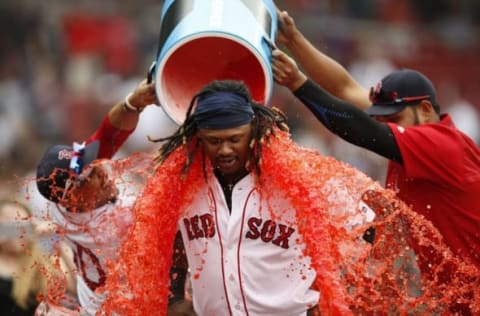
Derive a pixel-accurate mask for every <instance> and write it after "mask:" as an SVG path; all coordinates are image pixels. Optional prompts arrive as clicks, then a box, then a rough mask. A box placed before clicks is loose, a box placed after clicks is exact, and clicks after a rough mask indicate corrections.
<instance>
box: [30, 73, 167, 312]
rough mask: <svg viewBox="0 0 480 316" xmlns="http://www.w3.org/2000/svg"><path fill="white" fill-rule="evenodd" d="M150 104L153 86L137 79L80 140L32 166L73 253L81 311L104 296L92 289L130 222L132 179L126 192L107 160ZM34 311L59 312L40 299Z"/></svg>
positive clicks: (95, 307) (98, 284)
mask: <svg viewBox="0 0 480 316" xmlns="http://www.w3.org/2000/svg"><path fill="white" fill-rule="evenodd" d="M156 102H157V99H156V96H155V92H154V87H153V84H147V83H146V82H142V83H140V84H139V85H138V86H137V88H136V89H135V90H134V91H133V92H132V93H130V94H129V95H128V96H127V98H126V99H125V101H124V102H120V103H118V104H116V105H115V106H114V107H113V108H112V109H111V110H110V111H109V113H108V115H107V116H106V117H105V118H104V119H103V121H102V123H101V125H100V127H99V128H98V129H97V130H96V131H95V132H94V133H93V135H92V136H90V137H89V138H88V139H87V140H86V141H85V142H84V143H81V144H79V143H74V144H73V146H67V145H55V146H52V147H50V148H48V149H47V150H46V152H45V153H44V155H43V157H42V158H41V160H40V162H39V164H38V167H37V177H36V181H37V187H38V190H39V192H40V193H41V194H42V195H43V196H44V197H45V198H46V199H48V200H50V201H52V202H54V203H55V207H53V208H51V209H50V210H49V211H50V217H51V220H52V221H53V222H54V223H55V224H56V225H57V226H58V229H59V230H60V232H61V234H62V235H64V236H65V238H66V240H67V241H68V242H69V244H70V246H71V247H72V250H73V253H74V261H75V264H76V269H77V295H78V301H79V304H80V306H81V311H80V314H81V315H95V313H96V312H97V311H98V309H99V306H100V305H101V302H102V301H103V299H104V294H103V293H100V292H99V291H97V290H98V289H99V288H100V287H102V286H103V285H104V283H105V280H106V277H107V275H108V268H107V264H108V262H109V261H112V260H114V259H115V257H116V251H117V249H118V247H119V245H120V243H121V242H122V240H123V238H124V236H126V232H127V230H128V228H129V226H130V225H131V223H132V220H133V216H132V205H133V202H134V200H135V199H134V192H135V190H136V189H139V187H132V186H134V185H135V184H134V183H133V182H131V183H128V186H129V188H128V190H126V189H125V188H122V187H121V183H120V182H119V177H111V175H112V173H114V172H115V170H114V167H112V166H114V164H112V162H111V161H110V160H109V159H110V158H112V157H113V155H114V154H115V153H116V152H117V150H118V149H119V148H120V147H121V145H122V144H123V143H124V142H125V140H126V139H127V138H128V136H129V135H130V134H131V133H132V132H133V131H134V129H135V127H136V125H137V122H138V119H139V114H140V113H141V112H142V110H143V109H144V108H145V107H146V106H147V105H149V104H155V103H156ZM149 161H150V160H149ZM143 162H145V160H142V158H141V157H137V158H136V160H135V162H134V163H135V164H136V165H137V167H140V166H142V167H148V164H146V166H145V165H141V163H143ZM109 167H110V168H112V170H109ZM123 167H125V166H123ZM129 171H132V170H129ZM122 176H123V175H122ZM132 192H133V193H132ZM37 314H38V315H63V314H64V311H62V310H61V308H55V302H50V304H49V302H43V304H41V305H40V306H39V308H38V309H37Z"/></svg>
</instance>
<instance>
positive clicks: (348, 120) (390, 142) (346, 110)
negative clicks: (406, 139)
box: [294, 79, 402, 163]
mask: <svg viewBox="0 0 480 316" xmlns="http://www.w3.org/2000/svg"><path fill="white" fill-rule="evenodd" d="M294 94H295V96H296V97H297V98H298V99H300V100H301V101H302V102H303V103H304V104H305V105H306V106H307V107H308V108H309V109H310V111H311V112H312V113H313V114H314V115H315V117H316V118H317V119H318V120H319V121H320V122H322V123H323V125H325V127H326V128H328V129H329V130H330V131H331V132H333V133H335V134H336V135H338V136H340V137H341V138H343V139H344V140H346V141H347V142H349V143H352V144H354V145H357V146H360V147H363V148H366V149H368V150H371V151H373V152H375V153H377V154H379V155H381V156H383V157H385V158H387V159H390V160H393V161H396V162H399V163H401V162H402V157H401V154H400V150H399V148H398V145H397V143H396V141H395V137H394V135H393V133H392V131H391V129H390V127H389V126H388V125H387V124H383V123H380V122H377V121H376V120H374V119H373V118H371V117H370V116H369V115H368V114H367V113H365V112H363V111H362V110H360V109H358V108H357V107H355V106H354V105H352V104H349V103H347V102H345V101H343V100H340V99H338V98H336V97H334V96H332V95H331V94H329V93H328V92H326V91H325V90H324V89H322V88H321V87H320V86H318V85H317V84H316V83H314V82H313V81H311V80H310V79H309V80H307V81H306V82H305V83H304V84H303V85H302V86H301V87H300V88H299V89H297V90H296V91H295V92H294Z"/></svg>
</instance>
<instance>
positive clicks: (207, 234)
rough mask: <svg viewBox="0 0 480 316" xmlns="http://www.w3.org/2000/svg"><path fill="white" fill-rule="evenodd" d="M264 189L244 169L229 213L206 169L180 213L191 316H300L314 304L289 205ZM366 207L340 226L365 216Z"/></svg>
mask: <svg viewBox="0 0 480 316" xmlns="http://www.w3.org/2000/svg"><path fill="white" fill-rule="evenodd" d="M331 185H336V183H331ZM335 192H336V194H338V195H342V192H340V191H338V190H336V191H335ZM268 195H269V196H268V198H267V197H266V196H264V195H262V194H261V193H260V192H259V190H258V188H257V185H256V183H255V178H254V176H253V175H251V174H250V175H247V176H246V177H245V178H243V179H242V180H240V181H239V182H238V183H236V184H235V186H234V187H233V193H232V209H231V212H230V210H229V209H228V206H227V202H226V199H225V196H224V193H223V190H222V188H221V185H220V183H219V182H218V180H217V179H216V177H214V176H213V175H211V176H210V177H209V181H208V184H206V185H205V186H203V187H202V188H201V191H200V192H199V193H198V194H196V195H195V198H194V200H193V202H192V203H191V204H190V205H189V206H188V207H187V208H186V210H185V211H182V214H183V216H182V217H181V218H180V220H179V227H180V230H181V233H182V237H183V241H184V244H185V251H186V254H187V258H188V262H189V267H190V272H191V284H192V289H193V302H194V307H195V311H196V312H197V314H198V315H285V316H287V315H288V316H292V315H299V316H300V315H306V313H307V310H308V309H309V308H311V307H313V306H315V305H316V304H317V302H318V300H319V296H320V295H321V294H320V293H319V292H317V291H315V290H312V289H311V286H312V283H313V281H314V280H315V277H316V273H315V271H314V270H313V269H311V268H310V267H309V263H310V259H309V258H308V257H306V256H304V255H303V253H302V250H303V249H304V243H303V242H302V237H301V235H300V234H299V232H298V228H297V225H296V220H295V210H294V209H293V207H292V206H291V204H290V203H289V202H288V201H287V200H285V198H283V197H282V196H281V194H274V193H269V194H268ZM337 197H338V196H337ZM337 197H332V199H333V200H334V199H336V198H337ZM354 199H355V197H354ZM359 200H360V196H358V197H356V203H358V201H359ZM333 204H334V202H333V201H332V205H333ZM334 211H336V210H333V209H332V212H334ZM367 213H369V215H368V216H365V218H362V219H359V218H352V221H350V222H349V223H348V225H354V224H359V223H360V222H364V221H365V220H366V218H367V217H368V219H370V220H371V219H372V217H371V216H373V213H372V212H371V211H370V212H367ZM206 292H207V293H208V294H205V293H206ZM195 293H202V294H201V295H195Z"/></svg>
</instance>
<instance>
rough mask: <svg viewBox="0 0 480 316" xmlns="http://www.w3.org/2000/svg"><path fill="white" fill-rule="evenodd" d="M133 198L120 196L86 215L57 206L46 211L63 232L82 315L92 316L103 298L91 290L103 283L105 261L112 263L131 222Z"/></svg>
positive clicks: (105, 274)
mask: <svg viewBox="0 0 480 316" xmlns="http://www.w3.org/2000/svg"><path fill="white" fill-rule="evenodd" d="M133 202H134V199H133V198H132V197H126V196H125V195H124V194H122V195H120V196H119V197H118V199H117V201H116V202H115V203H109V204H107V205H104V206H102V207H99V208H97V209H95V210H93V211H90V212H84V213H72V212H67V211H65V210H63V209H62V208H61V207H56V208H52V209H51V210H50V215H51V219H52V221H53V222H54V223H56V224H57V225H58V226H59V227H60V230H62V231H64V233H65V237H66V241H67V242H68V243H69V244H70V246H71V247H72V250H73V253H74V262H75V265H76V268H77V295H78V300H79V302H80V305H81V307H82V313H86V314H87V315H95V313H96V312H97V310H98V309H99V307H100V306H101V304H102V302H103V300H104V295H103V294H100V293H97V292H96V291H95V290H96V289H97V288H98V287H100V286H103V285H104V284H105V281H106V276H107V273H108V272H107V267H106V263H107V261H109V260H115V259H116V257H117V253H118V249H119V247H120V245H121V242H122V241H123V240H124V238H125V236H126V235H127V231H128V228H129V226H130V224H131V223H132V221H133V214H132V208H133Z"/></svg>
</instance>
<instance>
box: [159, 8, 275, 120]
mask: <svg viewBox="0 0 480 316" xmlns="http://www.w3.org/2000/svg"><path fill="white" fill-rule="evenodd" d="M276 31H277V16H276V9H275V5H274V4H273V2H272V1H267V0H263V1H260V0H208V1H206V0H170V1H168V0H167V1H165V3H164V5H163V8H162V13H161V31H160V39H159V49H158V59H157V60H156V66H155V70H154V74H153V79H154V81H155V90H156V94H157V97H158V99H159V102H160V104H161V105H162V107H163V108H164V110H165V112H166V113H167V115H168V116H169V117H170V118H171V119H172V120H173V121H175V122H176V123H177V124H181V123H183V121H184V119H185V115H186V111H187V109H188V106H189V103H190V100H191V98H192V97H193V95H194V94H195V93H197V92H198V91H199V90H200V89H201V88H202V87H203V86H205V85H206V84H208V83H209V82H211V81H212V80H222V79H232V80H242V81H244V82H245V84H246V85H247V86H248V88H249V90H250V92H251V94H252V97H253V99H254V100H255V101H257V102H260V103H264V104H268V102H269V100H270V97H271V94H272V89H273V77H272V70H271V65H270V56H271V49H272V45H273V44H272V43H273V42H274V41H275V35H276Z"/></svg>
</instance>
